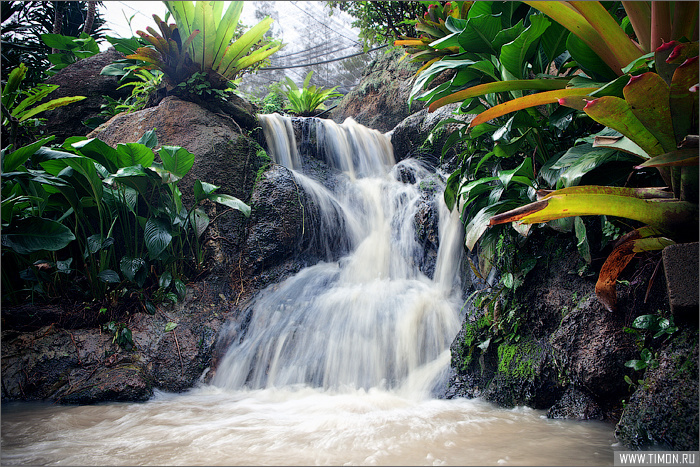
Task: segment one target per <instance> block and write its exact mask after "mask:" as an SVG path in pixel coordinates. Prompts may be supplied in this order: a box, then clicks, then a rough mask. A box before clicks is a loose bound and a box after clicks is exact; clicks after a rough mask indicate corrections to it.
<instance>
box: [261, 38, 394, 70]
mask: <svg viewBox="0 0 700 467" xmlns="http://www.w3.org/2000/svg"><path fill="white" fill-rule="evenodd" d="M388 45H389V44H384V45H380V46H379V47H374V48H372V49H369V50H368V51H367V52H358V53H356V54H352V55H346V56H345V57H339V58H331V59H330V60H324V61H322V62H315V63H306V64H304V65H289V66H268V67H265V68H260V69H259V70H258V72H261V71H272V70H286V69H288V68H303V67H305V66H314V65H323V64H324V63H330V62H337V61H339V60H345V59H346V58H352V57H357V56H358V55H364V54H368V53H370V52H374V51H375V50H379V49H383V48H384V47H387V46H388Z"/></svg>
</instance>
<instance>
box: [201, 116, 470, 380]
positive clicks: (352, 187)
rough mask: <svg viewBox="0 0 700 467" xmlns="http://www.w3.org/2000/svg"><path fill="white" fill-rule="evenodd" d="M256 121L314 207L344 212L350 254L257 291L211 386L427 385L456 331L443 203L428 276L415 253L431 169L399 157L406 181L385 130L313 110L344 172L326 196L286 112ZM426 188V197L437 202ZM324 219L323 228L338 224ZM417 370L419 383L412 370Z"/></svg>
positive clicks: (456, 251) (453, 259)
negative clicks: (304, 170)
mask: <svg viewBox="0 0 700 467" xmlns="http://www.w3.org/2000/svg"><path fill="white" fill-rule="evenodd" d="M262 122H263V128H264V134H265V137H266V139H267V143H268V147H269V148H271V152H272V154H271V156H272V158H273V160H274V161H275V162H277V163H279V164H282V165H285V166H287V168H289V169H291V170H292V172H293V174H294V176H295V177H296V179H297V182H298V183H299V184H300V185H301V186H303V187H304V188H305V190H306V191H307V193H308V194H309V195H310V196H311V197H312V198H313V199H314V202H315V203H316V204H317V205H318V206H320V207H321V211H324V210H325V209H328V206H336V205H337V206H340V209H337V208H335V209H334V214H337V213H338V212H340V213H342V216H344V219H343V222H342V224H343V225H346V226H350V227H348V228H347V235H348V236H349V243H350V244H351V253H350V254H348V255H347V256H345V257H342V258H340V260H338V261H334V262H321V263H319V264H317V265H315V266H312V267H308V268H305V269H303V270H302V271H301V272H299V273H298V274H297V275H295V276H293V277H291V278H289V279H287V280H286V281H284V282H283V283H281V284H278V285H275V286H274V287H270V288H269V289H268V290H266V291H264V292H263V293H261V294H260V296H259V297H258V298H257V299H256V300H255V302H254V303H253V304H252V318H251V322H250V325H249V328H248V329H247V331H246V334H245V338H244V339H243V340H242V341H241V342H240V343H238V344H236V345H234V346H232V347H231V348H230V349H229V351H228V353H227V355H226V356H225V357H224V359H223V360H222V361H221V363H220V364H219V367H218V369H217V373H216V376H215V377H214V379H213V380H212V383H213V384H214V385H216V386H221V387H224V388H229V389H237V388H243V387H247V388H253V389H262V388H268V387H283V386H289V385H297V384H305V385H310V386H312V387H322V388H326V389H339V388H349V389H358V388H363V389H370V388H375V387H377V388H390V389H396V388H399V387H401V386H405V385H406V384H407V383H408V382H409V381H413V382H415V384H417V386H416V388H415V389H419V390H425V386H430V384H429V383H430V382H431V381H430V380H431V379H434V378H436V377H437V376H439V375H440V374H442V372H443V370H445V367H446V364H447V363H448V360H449V359H446V358H444V355H443V354H445V353H446V352H448V348H449V344H450V342H451V340H452V339H453V338H454V336H455V335H456V333H457V331H458V330H459V324H460V316H459V313H458V310H459V305H460V303H459V300H460V291H459V287H458V286H459V280H458V272H459V270H458V264H459V263H458V261H459V258H460V252H461V236H460V235H459V233H460V232H461V230H462V229H461V228H460V226H461V224H460V223H459V219H458V217H453V216H450V213H449V212H448V211H447V209H446V208H444V209H442V210H441V211H440V232H441V233H440V243H441V245H440V249H441V251H440V253H439V254H438V264H437V265H436V270H437V271H438V273H437V274H436V275H435V279H431V278H429V277H427V276H426V275H425V274H424V273H423V272H421V270H420V268H419V265H418V264H417V263H416V261H415V258H416V257H417V256H419V254H420V251H421V248H422V246H421V245H420V244H419V242H418V240H417V239H416V232H415V228H416V227H415V216H416V212H417V210H418V208H419V207H420V206H421V202H425V200H424V196H425V195H424V193H423V192H422V191H421V189H420V188H419V186H420V184H421V182H422V181H423V180H425V179H427V178H428V177H430V176H431V174H430V172H429V171H428V170H427V169H426V168H425V167H424V166H422V165H421V164H420V163H419V162H418V161H415V160H410V161H405V162H403V163H402V164H401V168H402V169H403V170H407V171H409V172H410V173H411V174H412V177H411V182H412V183H403V182H402V181H400V180H399V179H398V174H397V170H398V169H396V168H395V167H394V166H395V163H394V155H393V150H392V147H391V143H390V141H389V139H388V137H386V136H385V135H383V134H382V133H380V132H378V131H376V130H370V129H368V128H366V127H364V126H361V125H359V124H357V123H356V122H354V121H353V120H352V119H348V120H346V121H345V122H344V123H343V124H342V125H339V124H337V123H335V122H333V121H330V120H321V119H316V122H315V123H316V125H315V137H316V142H317V152H318V153H319V154H323V155H324V156H325V160H326V161H327V163H328V165H329V166H330V167H332V168H333V169H335V170H337V171H340V172H342V177H344V178H345V181H346V183H339V184H337V187H338V188H337V189H336V192H335V193H332V192H330V191H329V190H327V189H325V187H324V186H323V185H321V184H319V183H316V182H314V181H313V180H311V179H309V177H307V176H305V175H303V174H301V173H300V172H299V171H298V170H297V168H300V167H301V166H302V164H301V162H300V157H299V154H298V152H297V151H296V140H295V139H294V138H293V135H294V133H293V131H292V125H291V121H290V119H289V118H285V117H281V116H279V115H276V114H273V115H266V116H265V117H264V119H262ZM280 139H282V140H283V141H280ZM279 148H281V149H282V152H281V153H277V152H276V151H277V150H278V149H279ZM436 193H437V192H436ZM432 196H434V197H435V199H433V200H430V201H431V202H435V203H437V202H440V201H441V199H440V198H441V197H440V196H439V195H437V194H433V195H432ZM443 204H444V203H443ZM324 217H327V218H329V219H330V218H336V219H337V216H336V217H333V216H324ZM319 228H320V235H321V236H322V237H323V236H330V234H331V231H332V230H334V229H338V228H339V227H338V226H337V225H321V226H319ZM441 356H442V358H441ZM437 361H442V362H443V364H442V365H435V362H437ZM427 368H431V369H432V374H430V375H429V374H426V369H427ZM419 371H421V372H422V373H421V374H422V375H423V378H425V379H424V380H423V381H416V378H415V377H414V378H410V377H411V375H413V374H414V373H416V372H419ZM426 382H427V383H428V384H426ZM404 389H405V388H404Z"/></svg>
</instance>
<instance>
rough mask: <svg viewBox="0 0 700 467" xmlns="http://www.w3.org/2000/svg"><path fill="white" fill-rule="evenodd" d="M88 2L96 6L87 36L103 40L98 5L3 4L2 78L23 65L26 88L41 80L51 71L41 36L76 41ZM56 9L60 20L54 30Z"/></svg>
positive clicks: (47, 51) (85, 16) (79, 3)
mask: <svg viewBox="0 0 700 467" xmlns="http://www.w3.org/2000/svg"><path fill="white" fill-rule="evenodd" d="M88 3H97V7H98V8H97V11H96V12H95V17H94V21H93V23H92V27H91V29H90V32H89V35H90V36H91V37H92V38H93V39H95V40H96V41H98V42H99V41H100V40H102V39H104V34H105V32H106V30H105V28H104V18H102V15H101V14H100V11H99V6H100V4H101V3H102V2H72V1H71V2H45V1H30V2H25V1H3V2H0V10H1V11H2V50H1V53H2V61H1V66H2V71H1V73H2V76H3V77H5V76H8V75H9V74H10V72H11V71H12V70H14V69H15V68H17V67H19V65H20V63H23V64H24V65H25V66H27V68H28V74H27V79H26V87H27V88H32V87H34V86H36V85H37V84H39V83H40V82H42V81H44V80H45V79H46V78H47V77H48V74H47V71H48V70H49V69H50V68H51V65H52V62H51V61H50V55H51V53H52V47H51V46H50V45H47V44H46V43H45V42H44V41H43V40H42V37H41V36H42V35H43V34H53V33H57V34H60V35H63V36H71V37H75V38H77V37H78V36H80V35H81V34H82V33H83V32H84V30H83V29H84V27H85V22H86V19H87V16H88ZM56 7H58V13H59V17H60V23H59V28H58V31H55V24H54V22H55V19H56V13H57V10H56Z"/></svg>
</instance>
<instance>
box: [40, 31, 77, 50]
mask: <svg viewBox="0 0 700 467" xmlns="http://www.w3.org/2000/svg"><path fill="white" fill-rule="evenodd" d="M40 37H41V40H42V41H44V44H46V45H48V46H49V47H51V48H52V49H58V50H73V49H77V48H78V44H76V43H75V42H74V41H73V40H74V39H77V38H76V37H70V36H63V35H61V34H40Z"/></svg>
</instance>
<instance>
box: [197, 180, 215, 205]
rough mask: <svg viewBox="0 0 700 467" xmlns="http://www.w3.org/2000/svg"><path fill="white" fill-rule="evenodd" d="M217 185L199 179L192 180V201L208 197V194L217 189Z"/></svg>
mask: <svg viewBox="0 0 700 467" xmlns="http://www.w3.org/2000/svg"><path fill="white" fill-rule="evenodd" d="M218 189H219V187H218V186H216V185H212V184H211V183H207V182H202V181H200V180H199V179H197V180H195V181H194V202H195V204H196V203H199V202H200V201H202V200H203V199H207V198H209V195H211V194H212V193H214V192H215V191H216V190H218Z"/></svg>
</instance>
